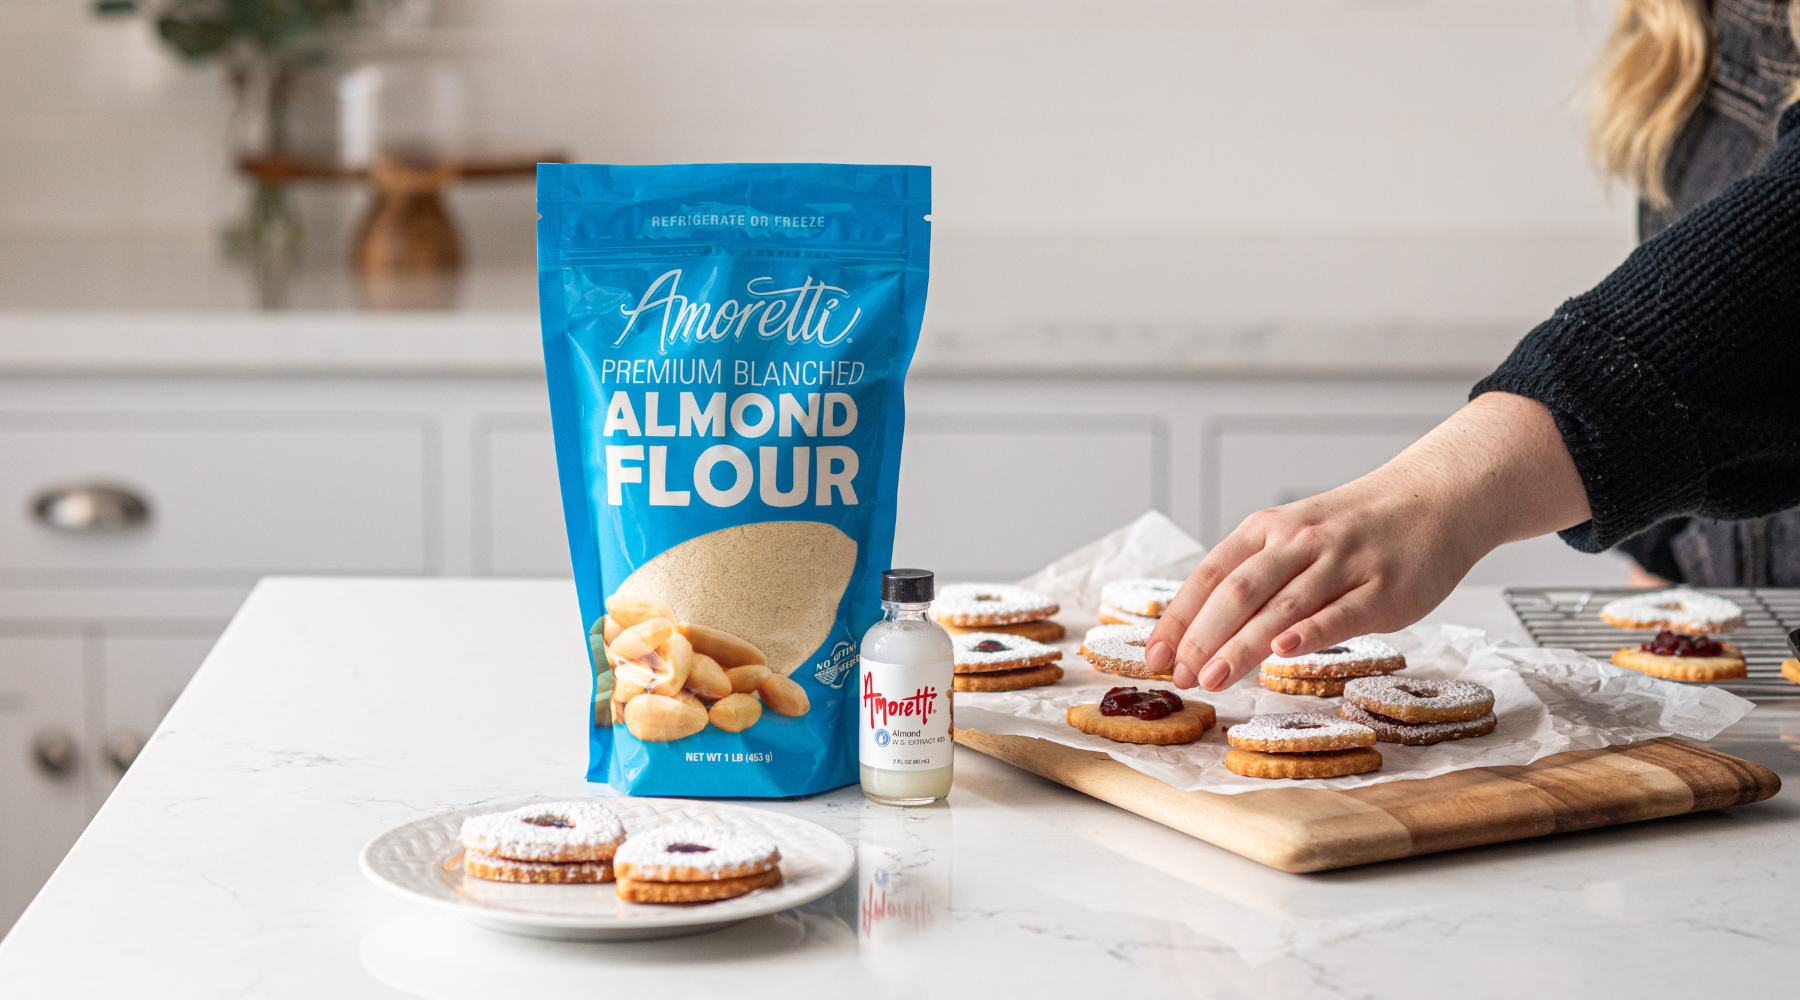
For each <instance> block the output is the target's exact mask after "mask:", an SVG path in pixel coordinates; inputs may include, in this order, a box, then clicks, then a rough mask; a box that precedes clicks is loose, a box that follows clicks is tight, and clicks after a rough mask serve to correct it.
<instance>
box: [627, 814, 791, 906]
mask: <svg viewBox="0 0 1800 1000" xmlns="http://www.w3.org/2000/svg"><path fill="white" fill-rule="evenodd" d="M780 861H781V850H780V849H779V848H777V847H776V846H775V842H774V841H773V840H770V839H769V838H768V837H765V836H763V835H762V834H759V833H751V832H747V831H743V830H730V829H726V828H724V827H716V826H702V825H699V824H695V823H674V824H670V825H668V826H662V827H657V828H656V829H654V830H651V831H649V832H648V833H641V834H638V835H636V836H634V837H632V838H631V839H630V840H628V841H626V842H625V846H624V847H621V848H619V853H618V854H617V855H616V856H615V857H614V858H613V866H614V870H615V872H616V874H617V875H618V879H619V889H618V892H619V899H620V900H622V901H624V902H627V903H698V902H705V901H708V900H714V899H731V898H733V897H735V896H742V895H744V894H745V893H749V892H754V891H756V890H757V889H766V888H768V887H770V886H774V885H780V884H781V869H780V867H779V863H780Z"/></svg>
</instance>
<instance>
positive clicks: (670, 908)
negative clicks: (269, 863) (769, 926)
mask: <svg viewBox="0 0 1800 1000" xmlns="http://www.w3.org/2000/svg"><path fill="white" fill-rule="evenodd" d="M548 801H551V800H549V799H522V800H520V801H518V802H508V803H500V804H494V805H484V806H478V807H475V808H471V809H458V810H455V811H453V812H444V813H438V814H437V815H435V816H428V817H426V818H424V819H418V820H413V821H412V822H411V823H407V824H404V825H402V826H397V827H395V828H394V829H392V830H389V831H388V832H386V833H384V834H382V835H381V836H379V837H376V838H375V839H374V840H371V841H369V843H368V845H367V846H365V847H364V848H363V851H362V870H363V874H365V875H367V876H368V877H369V879H370V880H371V881H373V882H374V883H375V884H376V885H378V886H381V887H382V888H383V889H386V890H388V891H389V892H392V893H394V894H395V895H398V896H402V897H404V898H406V899H410V900H412V901H414V902H417V903H424V904H426V905H427V906H435V907H439V908H441V909H447V910H450V911H452V912H454V913H456V914H458V915H459V916H462V917H463V918H465V919H467V920H469V921H472V922H473V923H476V924H479V925H481V926H483V927H487V928H490V929H493V930H497V931H505V932H506V933H508V934H523V935H526V936H528V937H540V938H560V939H564V940H573V941H642V940H648V939H651V938H664V937H678V936H680V935H683V934H699V933H701V932H703V931H710V930H715V929H717V928H720V927H725V926H729V925H731V924H735V923H739V922H741V921H744V920H748V919H750V918H751V917H760V916H763V915H764V914H769V913H779V912H781V911H782V910H785V909H788V908H790V907H794V906H799V905H800V904H802V903H810V902H812V901H813V900H815V899H818V898H819V897H820V896H823V895H825V894H826V893H828V892H830V891H832V890H833V889H836V888H837V887H838V886H840V885H843V884H844V882H845V880H847V879H848V878H849V877H850V873H851V872H853V871H855V870H856V851H855V850H854V849H852V848H851V847H850V845H849V844H848V843H847V842H846V841H845V840H844V838H842V837H840V836H838V835H837V834H835V833H832V832H831V831H830V830H827V829H825V828H824V827H822V826H820V825H819V824H817V823H811V822H808V821H806V820H803V819H796V818H794V817H792V816H787V815H784V814H782V813H777V812H768V811H766V810H762V809H751V808H748V807H745V806H737V805H727V804H725V803H718V802H698V801H693V800H688V799H631V798H619V799H606V800H604V801H605V802H606V804H607V805H609V806H611V807H612V808H613V809H614V810H616V811H617V812H618V813H619V816H620V817H621V818H622V819H624V821H625V831H626V836H627V837H628V838H629V837H630V836H631V834H634V833H642V832H643V831H645V830H649V829H652V828H653V827H658V826H661V825H663V824H664V823H670V822H676V821H690V822H698V823H706V824H709V825H714V826H725V827H732V828H736V829H743V830H755V831H756V832H758V833H761V834H764V835H765V836H768V837H771V838H773V839H774V841H775V843H776V844H778V845H780V847H781V874H782V883H781V884H780V885H778V886H775V887H773V888H770V889H759V890H757V891H756V892H752V893H750V894H749V895H745V896H739V897H737V898H736V899H722V900H719V901H717V902H713V903H687V904H680V905H649V904H634V903H621V902H619V900H618V896H617V894H616V893H615V892H614V891H613V884H612V883H610V882H606V883H602V884H600V885H520V884H516V883H511V882H489V881H486V880H484V879H478V878H475V877H474V876H472V875H465V874H464V873H463V870H462V857H463V848H462V844H461V843H459V842H458V841H457V836H458V834H459V833H460V832H461V830H462V821H463V819H464V818H466V817H469V816H475V815H479V814H481V813H491V812H504V811H506V810H508V809H517V808H519V807H520V806H527V805H531V804H532V803H534V802H548Z"/></svg>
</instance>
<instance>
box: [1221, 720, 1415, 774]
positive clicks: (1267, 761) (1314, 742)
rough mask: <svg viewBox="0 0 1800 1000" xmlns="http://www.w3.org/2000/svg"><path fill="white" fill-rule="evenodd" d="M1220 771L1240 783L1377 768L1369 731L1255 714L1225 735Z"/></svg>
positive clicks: (1350, 724)
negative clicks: (1227, 747) (1226, 747)
mask: <svg viewBox="0 0 1800 1000" xmlns="http://www.w3.org/2000/svg"><path fill="white" fill-rule="evenodd" d="M1225 741H1226V742H1227V743H1230V744H1231V747H1232V749H1231V750H1229V751H1227V752H1226V754H1225V767H1226V769H1227V770H1229V771H1231V772H1232V773H1233V774H1241V775H1243V776H1244V777H1246V778H1334V777H1338V776H1341V775H1346V774H1362V773H1363V772H1365V771H1374V770H1377V769H1379V768H1380V767H1381V752H1380V751H1378V750H1375V749H1372V748H1373V747H1374V746H1375V730H1373V729H1370V728H1369V727H1368V726H1364V725H1361V724H1359V723H1355V722H1351V721H1350V720H1348V719H1334V718H1332V717H1331V716H1329V715H1315V714H1311V713H1305V712H1285V713H1281V714H1278V715H1259V716H1257V717H1255V718H1253V719H1251V720H1250V721H1249V722H1243V723H1239V724H1238V725H1235V726H1232V727H1231V728H1230V729H1227V730H1226V731H1225Z"/></svg>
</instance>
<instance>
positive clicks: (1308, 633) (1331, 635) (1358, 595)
mask: <svg viewBox="0 0 1800 1000" xmlns="http://www.w3.org/2000/svg"><path fill="white" fill-rule="evenodd" d="M1374 586H1375V584H1373V583H1365V584H1363V585H1362V586H1360V587H1358V588H1356V589H1355V590H1352V591H1350V592H1349V593H1347V594H1345V595H1343V596H1342V597H1340V598H1338V599H1337V600H1336V601H1333V602H1331V603H1330V604H1328V605H1326V606H1325V607H1323V608H1321V609H1319V610H1318V611H1316V612H1314V613H1313V614H1312V615H1311V616H1309V617H1308V618H1306V619H1305V620H1303V621H1297V622H1295V623H1293V624H1292V625H1290V626H1288V628H1287V630H1286V631H1284V632H1283V633H1282V634H1281V636H1280V637H1279V638H1277V639H1276V640H1275V641H1276V642H1280V641H1281V640H1282V639H1287V638H1290V637H1291V638H1292V639H1293V641H1292V643H1291V644H1290V648H1292V649H1293V652H1291V653H1282V654H1281V655H1282V656H1304V655H1306V654H1307V653H1316V652H1318V651H1319V650H1321V649H1324V648H1326V647H1328V646H1335V645H1337V644H1338V643H1340V642H1344V641H1346V640H1349V639H1354V638H1356V637H1357V636H1359V635H1368V634H1369V633H1371V632H1381V631H1385V630H1384V629H1383V627H1382V626H1383V624H1384V623H1382V622H1379V621H1376V620H1375V617H1374V615H1373V614H1372V613H1371V611H1372V609H1373V604H1374V600H1373V597H1374V591H1373V588H1374Z"/></svg>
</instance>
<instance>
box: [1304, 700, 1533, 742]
mask: <svg viewBox="0 0 1800 1000" xmlns="http://www.w3.org/2000/svg"><path fill="white" fill-rule="evenodd" d="M1338 715H1339V717H1341V718H1345V719H1349V720H1350V721H1351V722H1356V723H1361V724H1362V725H1365V726H1368V727H1369V728H1370V729H1373V730H1375V738H1376V739H1378V740H1380V741H1381V742H1383V743H1402V744H1406V745H1409V746H1423V745H1425V744H1428V743H1442V742H1444V741H1445V740H1463V739H1468V738H1470V737H1472V736H1486V735H1487V734H1489V733H1491V732H1493V731H1494V727H1495V726H1497V725H1499V724H1500V720H1499V718H1498V717H1496V716H1495V715H1494V713H1492V712H1487V713H1484V714H1482V715H1478V716H1475V717H1474V718H1472V719H1454V720H1449V721H1444V722H1401V721H1400V720H1398V719H1390V718H1388V717H1387V716H1385V715H1376V714H1375V713H1374V712H1369V711H1365V710H1363V709H1361V708H1359V707H1357V706H1356V705H1353V704H1351V703H1349V702H1348V701H1346V702H1345V703H1344V704H1342V705H1339V706H1338Z"/></svg>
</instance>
